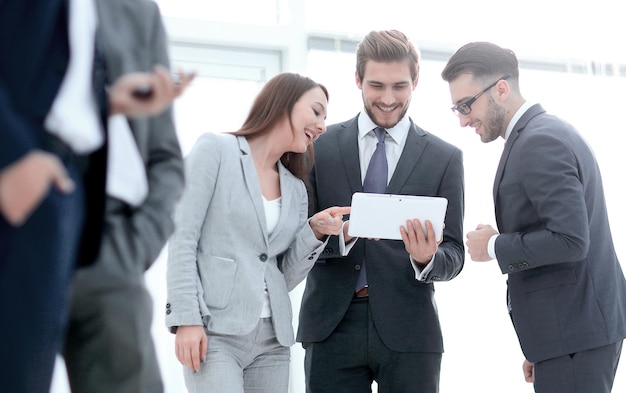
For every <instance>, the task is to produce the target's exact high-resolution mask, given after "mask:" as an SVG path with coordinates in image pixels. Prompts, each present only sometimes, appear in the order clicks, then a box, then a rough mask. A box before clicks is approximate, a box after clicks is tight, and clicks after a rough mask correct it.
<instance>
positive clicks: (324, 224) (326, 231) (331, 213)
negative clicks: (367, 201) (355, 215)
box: [309, 206, 350, 240]
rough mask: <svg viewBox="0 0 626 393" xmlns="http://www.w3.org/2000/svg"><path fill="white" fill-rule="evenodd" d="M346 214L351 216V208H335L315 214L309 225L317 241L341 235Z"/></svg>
mask: <svg viewBox="0 0 626 393" xmlns="http://www.w3.org/2000/svg"><path fill="white" fill-rule="evenodd" d="M344 214H350V206H343V207H338V206H333V207H329V208H328V209H325V210H322V211H320V212H318V213H315V214H314V215H313V217H311V219H310V220H309V225H310V226H311V229H313V233H315V237H316V238H317V240H323V239H324V238H325V237H326V236H329V235H339V233H340V232H341V228H342V226H343V215H344Z"/></svg>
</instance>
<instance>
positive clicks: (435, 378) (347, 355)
mask: <svg viewBox="0 0 626 393" xmlns="http://www.w3.org/2000/svg"><path fill="white" fill-rule="evenodd" d="M407 334H411V332H407ZM425 339H428V338H425ZM303 346H304V348H305V349H306V354H305V360H304V363H305V375H306V389H307V393H367V392H371V389H372V382H373V381H376V382H377V384H378V392H379V393H411V392H415V393H418V392H419V393H436V392H438V391H439V373H440V368H441V353H416V352H396V351H392V350H390V349H389V348H387V347H386V346H385V344H384V343H383V342H382V340H381V339H380V336H379V335H378V332H377V330H376V326H375V325H374V322H373V320H372V316H371V312H370V307H369V302H368V299H367V298H360V299H354V300H353V301H352V303H351V305H350V307H349V308H348V311H347V312H346V315H345V316H344V318H343V320H342V321H341V323H340V324H339V326H337V328H336V329H335V331H334V332H333V333H332V334H331V335H330V337H328V338H327V339H326V340H325V341H323V342H319V343H303Z"/></svg>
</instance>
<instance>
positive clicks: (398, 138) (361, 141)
mask: <svg viewBox="0 0 626 393" xmlns="http://www.w3.org/2000/svg"><path fill="white" fill-rule="evenodd" d="M358 127H359V137H358V139H357V143H358V145H359V146H358V147H359V165H360V168H361V181H363V179H364V178H365V174H366V173H367V167H368V166H369V162H370V159H371V158H372V154H373V153H374V150H376V143H377V139H376V134H374V133H373V132H371V131H372V130H373V129H374V128H376V127H378V125H376V123H374V121H372V119H371V118H370V117H369V116H368V115H367V113H366V112H365V110H363V111H361V113H360V114H359V118H358ZM410 128H411V120H410V119H409V117H408V116H404V117H403V118H402V119H401V120H400V121H399V122H398V124H396V125H395V126H394V127H392V128H386V130H387V133H388V134H389V136H390V138H386V140H385V147H386V148H385V152H386V153H387V154H386V155H387V168H388V173H387V183H389V181H391V177H392V176H393V173H394V172H395V170H396V166H397V165H398V161H399V160H400V156H401V155H402V150H404V144H405V142H406V138H407V136H408V135H409V129H410Z"/></svg>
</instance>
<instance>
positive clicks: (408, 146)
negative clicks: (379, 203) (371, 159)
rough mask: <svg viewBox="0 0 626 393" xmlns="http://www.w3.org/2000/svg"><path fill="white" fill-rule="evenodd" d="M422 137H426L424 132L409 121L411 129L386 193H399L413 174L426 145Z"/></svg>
mask: <svg viewBox="0 0 626 393" xmlns="http://www.w3.org/2000/svg"><path fill="white" fill-rule="evenodd" d="M424 135H426V133H425V132H424V130H422V129H421V128H419V127H417V126H416V125H415V124H414V123H413V121H411V127H410V128H409V133H408V135H407V137H406V142H405V144H404V149H402V154H401V155H400V159H399V160H398V165H397V166H396V170H395V171H394V172H393V175H392V177H391V180H390V181H389V185H388V186H387V192H388V193H390V194H397V193H399V192H400V190H401V189H402V186H403V185H404V184H405V183H406V181H407V179H408V178H409V176H411V174H412V173H413V171H414V169H415V166H416V165H417V162H418V161H419V158H420V156H421V155H422V152H423V151H424V149H425V148H426V145H427V144H428V142H427V141H426V138H422V137H423V136H424Z"/></svg>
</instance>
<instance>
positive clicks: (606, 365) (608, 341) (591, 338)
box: [441, 42, 626, 393]
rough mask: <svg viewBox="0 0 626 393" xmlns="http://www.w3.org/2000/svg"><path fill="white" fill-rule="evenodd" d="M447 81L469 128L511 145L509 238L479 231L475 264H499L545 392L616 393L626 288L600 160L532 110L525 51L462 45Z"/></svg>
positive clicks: (506, 181) (500, 212) (506, 209)
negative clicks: (522, 81) (523, 67)
mask: <svg viewBox="0 0 626 393" xmlns="http://www.w3.org/2000/svg"><path fill="white" fill-rule="evenodd" d="M441 75H442V77H443V79H444V80H445V81H447V82H448V83H449V87H450V95H451V97H452V102H453V103H454V106H453V107H452V111H453V112H454V113H455V114H456V115H457V116H458V117H459V121H460V124H461V126H463V127H466V126H470V127H473V128H474V129H475V130H476V133H477V134H479V135H480V138H481V140H482V141H483V142H484V143H488V142H491V141H493V140H496V139H497V138H498V137H502V138H504V139H505V140H506V143H505V145H504V151H503V153H502V158H501V159H500V164H499V166H498V170H497V172H496V177H495V182H494V187H493V195H494V205H495V214H496V220H497V223H498V230H499V233H498V231H496V230H495V229H494V228H492V227H491V226H489V225H478V226H477V227H476V230H474V231H471V232H469V233H468V234H467V242H466V244H467V249H468V252H469V254H470V256H471V258H472V260H474V261H477V262H486V261H489V260H492V259H497V262H498V265H499V267H500V270H501V271H502V273H503V274H508V281H507V282H508V309H509V313H510V316H511V319H512V321H513V325H514V327H515V330H516V332H517V335H518V338H519V342H520V344H521V348H522V351H523V352H524V355H525V357H526V360H525V361H524V364H523V370H524V376H525V379H526V381H527V382H532V383H534V388H535V392H537V393H588V392H594V393H605V392H606V393H608V392H610V391H611V388H612V385H613V380H614V378H615V373H616V370H617V365H618V362H619V358H620V353H621V349H622V343H623V339H624V337H626V281H625V279H624V274H623V272H622V270H621V268H620V264H619V261H618V259H617V256H616V254H615V249H614V246H613V241H612V239H611V231H610V228H609V222H608V214H607V210H606V205H605V201H604V191H603V187H602V180H601V176H600V172H599V170H598V165H597V163H596V161H595V158H594V155H593V152H592V151H591V148H590V147H589V146H588V144H587V143H586V142H585V141H584V140H583V138H582V137H581V135H580V134H579V133H578V132H577V130H576V129H575V128H574V127H572V126H571V125H570V124H568V123H566V122H564V121H563V120H561V119H559V118H557V117H555V116H552V115H549V114H547V113H546V112H545V110H544V109H543V108H542V107H541V106H540V105H539V104H535V105H532V104H530V103H529V102H527V101H526V100H525V99H524V98H523V97H522V95H521V93H520V89H519V66H518V61H517V58H516V56H515V54H514V53H513V52H512V51H511V50H508V49H503V48H500V47H498V46H497V45H494V44H491V43H486V42H474V43H469V44H467V45H465V46H463V47H461V48H460V49H459V50H458V51H457V52H456V53H455V54H454V55H453V56H452V57H451V58H450V59H449V61H448V64H447V65H446V67H445V68H444V70H443V72H442V74H441Z"/></svg>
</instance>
